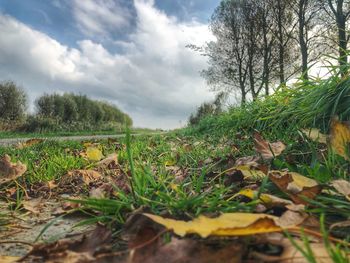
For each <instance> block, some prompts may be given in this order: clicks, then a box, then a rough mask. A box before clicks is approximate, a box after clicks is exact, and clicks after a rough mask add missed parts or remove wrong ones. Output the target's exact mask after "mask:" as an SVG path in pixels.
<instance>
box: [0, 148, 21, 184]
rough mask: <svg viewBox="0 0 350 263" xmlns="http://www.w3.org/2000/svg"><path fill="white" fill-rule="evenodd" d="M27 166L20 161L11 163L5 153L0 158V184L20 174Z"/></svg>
mask: <svg viewBox="0 0 350 263" xmlns="http://www.w3.org/2000/svg"><path fill="white" fill-rule="evenodd" d="M26 171H27V166H26V165H25V164H22V163H21V162H19V161H18V162H17V163H16V164H15V163H12V162H11V157H10V156H8V155H7V154H5V155H4V156H3V157H2V159H1V160H0V185H2V184H6V183H9V182H11V181H13V180H15V179H17V178H18V177H20V176H22V175H23V174H24V173H25V172H26Z"/></svg>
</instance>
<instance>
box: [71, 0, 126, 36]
mask: <svg viewBox="0 0 350 263" xmlns="http://www.w3.org/2000/svg"><path fill="white" fill-rule="evenodd" d="M72 4H73V13H74V17H75V19H76V21H77V24H78V27H79V29H80V30H81V31H82V32H83V33H84V34H86V35H87V36H94V35H96V34H97V35H103V36H108V35H109V33H110V32H111V31H113V30H116V29H120V28H125V27H128V26H129V25H130V21H131V19H132V14H131V12H130V9H129V8H127V7H124V6H123V5H121V4H120V1H113V0H99V1H95V0H73V3H72Z"/></svg>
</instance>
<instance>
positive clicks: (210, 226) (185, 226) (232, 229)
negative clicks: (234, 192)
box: [144, 213, 295, 238]
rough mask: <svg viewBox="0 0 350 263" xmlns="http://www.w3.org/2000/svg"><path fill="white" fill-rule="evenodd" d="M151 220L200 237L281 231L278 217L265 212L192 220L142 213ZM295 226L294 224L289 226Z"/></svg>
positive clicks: (203, 217) (182, 234)
mask: <svg viewBox="0 0 350 263" xmlns="http://www.w3.org/2000/svg"><path fill="white" fill-rule="evenodd" d="M144 215H145V216H147V217H149V218H151V219H152V220H153V221H155V222H157V223H158V224H161V225H163V226H165V227H166V228H167V229H170V230H173V231H174V233H175V234H177V235H179V236H182V237H183V236H185V235H186V234H198V235H200V236H201V237H202V238H206V237H208V236H211V235H213V236H246V235H252V234H258V233H269V232H278V231H282V230H283V228H281V227H280V226H279V225H277V223H276V222H277V219H278V217H275V216H271V215H267V214H250V213H227V214H222V215H220V216H219V217H217V218H208V217H205V216H199V217H198V218H196V219H194V220H193V221H188V222H186V221H180V220H174V219H166V218H163V217H160V216H156V215H151V214H144ZM290 227H295V226H290Z"/></svg>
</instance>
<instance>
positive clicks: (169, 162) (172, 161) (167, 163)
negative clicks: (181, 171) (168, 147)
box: [164, 160, 176, 166]
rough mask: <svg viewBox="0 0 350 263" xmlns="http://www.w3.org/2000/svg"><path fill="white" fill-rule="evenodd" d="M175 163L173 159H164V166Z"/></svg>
mask: <svg viewBox="0 0 350 263" xmlns="http://www.w3.org/2000/svg"><path fill="white" fill-rule="evenodd" d="M175 164H176V161H175V160H168V161H165V163H164V165H165V166H174V165H175Z"/></svg>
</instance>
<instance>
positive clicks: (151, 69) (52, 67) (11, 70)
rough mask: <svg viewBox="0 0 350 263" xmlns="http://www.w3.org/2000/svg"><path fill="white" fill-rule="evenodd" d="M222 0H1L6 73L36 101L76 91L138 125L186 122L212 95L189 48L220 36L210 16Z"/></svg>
mask: <svg viewBox="0 0 350 263" xmlns="http://www.w3.org/2000/svg"><path fill="white" fill-rule="evenodd" d="M219 2H220V0H0V32H1V37H0V80H13V81H15V82H16V83H17V84H18V85H20V86H21V87H22V88H23V89H24V90H25V91H26V92H27V94H28V96H29V100H30V103H31V105H32V106H30V109H29V110H30V111H32V112H33V111H35V108H34V106H33V105H34V101H35V99H36V98H38V97H39V96H40V95H42V94H44V93H49V94H50V93H54V92H55V93H59V94H63V93H65V92H74V93H77V94H86V95H88V96H89V97H90V98H93V99H98V100H104V101H108V102H110V103H113V104H114V105H116V106H118V107H119V108H120V109H121V110H123V111H124V112H126V113H128V114H129V115H130V116H131V117H132V119H133V121H134V126H136V127H149V128H162V129H172V128H176V127H180V126H183V125H185V124H186V122H187V119H188V117H189V115H190V114H191V113H192V112H194V111H195V109H196V108H197V107H198V106H199V105H200V104H201V103H202V102H204V101H210V100H211V99H213V97H214V94H213V93H211V92H209V88H208V87H207V86H206V83H205V80H204V79H203V78H202V77H201V76H200V71H201V70H203V69H205V68H206V67H207V64H206V63H207V61H206V58H205V57H204V56H201V55H200V54H198V53H197V52H195V51H193V50H190V49H188V48H186V45H188V44H195V45H203V44H205V43H206V42H208V41H211V40H214V37H213V36H212V34H211V33H210V31H209V29H208V21H209V18H210V16H211V14H212V13H213V11H214V9H215V7H216V6H217V5H218V4H219Z"/></svg>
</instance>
